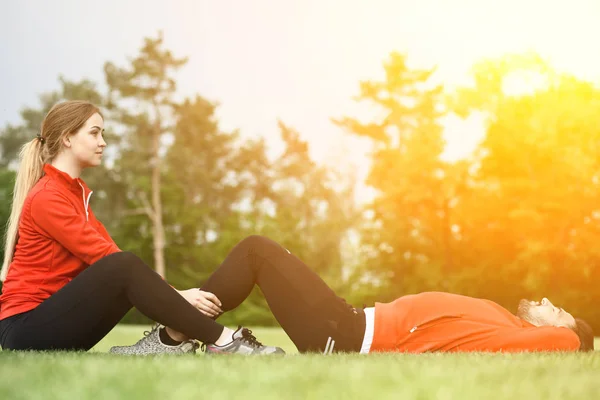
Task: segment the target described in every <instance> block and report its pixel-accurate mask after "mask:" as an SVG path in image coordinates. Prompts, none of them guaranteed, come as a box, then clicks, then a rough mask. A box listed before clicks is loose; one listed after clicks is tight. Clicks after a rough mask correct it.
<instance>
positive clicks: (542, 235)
mask: <svg viewBox="0 0 600 400" xmlns="http://www.w3.org/2000/svg"><path fill="white" fill-rule="evenodd" d="M474 70H475V85H474V87H472V88H465V89H463V90H460V91H459V92H458V94H457V96H456V98H455V109H456V110H457V111H459V112H462V113H464V114H465V115H466V114H468V113H469V112H472V111H479V112H484V113H486V114H487V116H488V118H487V132H486V136H485V137H484V140H483V142H482V143H481V146H480V148H479V151H478V156H477V158H476V160H474V166H476V167H477V168H476V174H475V177H474V178H475V185H476V186H475V187H476V189H477V190H474V191H472V193H471V195H470V198H469V199H468V200H467V201H466V202H465V204H468V207H469V210H470V213H469V215H468V216H467V218H465V219H464V220H463V228H464V229H463V242H464V246H465V255H467V248H468V249H470V252H469V253H470V254H471V257H470V260H469V262H470V264H471V265H473V266H478V267H479V272H478V273H473V274H472V281H471V283H472V286H473V287H476V288H477V291H478V292H479V293H480V294H483V293H485V294H487V295H488V296H492V297H494V298H495V299H499V300H501V302H503V303H506V304H515V303H516V301H517V300H518V299H519V298H521V297H527V296H528V297H534V298H541V297H542V296H548V297H552V298H553V299H554V301H555V302H556V303H560V304H561V305H564V308H565V309H569V310H570V311H571V310H572V311H573V314H576V315H577V314H579V315H582V316H587V317H588V318H590V319H591V320H593V321H596V322H595V324H596V326H600V325H599V322H598V321H600V315H599V314H598V312H597V311H595V310H596V309H597V308H596V307H595V306H594V305H595V303H596V302H597V301H598V299H597V297H596V296H595V293H597V290H596V289H595V287H594V283H593V282H594V281H597V279H598V277H599V276H600V269H599V268H598V267H597V265H598V262H599V260H600V259H599V255H600V252H599V250H598V248H597V246H596V245H595V239H594V238H595V237H596V235H597V234H598V224H597V220H598V219H599V218H600V210H599V209H598V201H599V200H600V198H599V196H600V186H599V185H600V175H599V172H598V171H599V167H600V164H599V162H598V159H599V155H600V154H599V152H600V145H599V143H600V128H598V126H599V125H598V122H599V119H600V118H599V117H598V115H600V90H599V89H598V88H597V87H595V86H594V85H593V84H591V83H589V82H583V81H580V80H577V79H575V78H574V77H572V76H568V75H565V74H559V73H557V72H556V71H554V70H553V69H552V68H551V67H550V66H549V65H548V64H547V63H546V62H545V61H544V60H542V59H541V58H539V57H538V56H536V55H532V54H526V55H512V56H507V57H505V58H503V59H500V60H490V61H487V62H483V63H480V64H479V65H477V66H476V67H475V69H474ZM523 74H525V75H526V76H536V77H537V79H536V81H538V82H543V84H542V85H540V86H539V87H537V88H534V90H531V91H529V92H525V93H520V94H511V93H507V91H506V83H507V82H509V81H510V80H511V79H514V77H515V76H519V75H521V76H522V75H523ZM490 99H491V100H490ZM482 255H483V257H482ZM478 258H479V259H478ZM511 289H512V290H511ZM594 299H595V300H594Z"/></svg>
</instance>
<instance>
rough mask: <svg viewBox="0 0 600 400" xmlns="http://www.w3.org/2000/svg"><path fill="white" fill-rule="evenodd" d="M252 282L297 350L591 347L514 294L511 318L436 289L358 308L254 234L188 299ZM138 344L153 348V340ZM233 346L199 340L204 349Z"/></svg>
mask: <svg viewBox="0 0 600 400" xmlns="http://www.w3.org/2000/svg"><path fill="white" fill-rule="evenodd" d="M254 285H258V286H259V287H260V289H261V291H262V292H263V294H264V296H265V298H266V300H267V303H268V304H269V307H270V308H271V311H272V312H273V315H274V316H275V317H276V318H277V321H278V322H279V324H280V325H281V327H282V328H283V329H284V331H285V332H286V333H287V335H288V336H289V337H290V339H291V340H292V341H293V342H294V344H295V345H296V347H297V348H298V350H299V351H300V352H301V353H304V352H322V353H324V354H331V353H333V352H360V353H373V352H408V353H423V352H433V351H440V352H460V351H489V352H517V351H574V350H593V347H594V344H593V334H592V330H591V328H590V326H589V325H588V324H587V323H585V322H584V321H583V320H580V319H575V318H573V316H571V314H569V313H567V312H566V311H564V310H562V309H559V308H556V307H555V306H554V305H552V303H551V302H550V301H549V300H548V299H545V298H544V299H543V300H542V301H541V302H539V303H538V302H532V301H526V300H522V301H521V303H520V304H519V309H518V313H517V315H516V316H515V315H513V314H512V313H510V312H509V311H508V310H506V309H505V308H503V307H501V306H500V305H498V304H496V303H494V302H492V301H489V300H484V299H476V298H472V297H467V296H461V295H456V294H451V293H440V292H426V293H420V294H414V295H408V296H403V297H400V298H399V299H397V300H395V301H394V302H392V303H376V304H375V307H370V308H365V309H364V310H363V309H360V308H355V307H352V306H350V305H349V304H347V303H346V301H345V300H344V299H342V298H340V297H338V296H337V295H336V294H335V293H334V292H333V291H332V290H331V289H330V288H329V287H328V286H327V285H326V284H325V282H324V281H323V280H322V279H321V278H320V277H319V276H318V275H316V274H315V273H314V272H313V271H312V270H311V269H310V268H308V267H307V266H306V265H305V264H304V263H303V262H302V261H301V260H300V259H299V258H297V257H295V256H294V255H293V254H291V253H290V252H289V251H288V250H287V249H285V248H283V247H282V246H280V245H279V244H277V243H275V242H274V241H272V240H270V239H268V238H265V237H261V236H250V237H248V238H246V239H244V240H243V241H242V242H240V243H239V244H238V245H237V246H236V247H235V248H234V249H233V250H232V251H231V253H229V255H228V256H227V257H226V259H225V261H224V262H223V263H222V264H221V266H220V267H219V268H218V269H217V270H216V271H215V272H214V273H213V275H212V276H211V277H210V278H209V279H208V281H207V282H206V284H205V285H204V286H203V287H202V291H199V293H208V295H207V296H206V297H205V298H204V300H203V301H198V302H196V303H195V304H194V303H193V304H194V305H196V306H197V307H198V308H199V309H200V310H201V311H203V312H204V313H205V314H207V315H210V316H213V317H215V318H216V317H218V315H220V313H222V312H223V311H228V310H232V309H234V308H236V307H237V306H238V305H240V304H241V303H242V302H243V301H244V299H246V297H247V296H248V295H249V294H250V292H251V290H252V288H253V287H254ZM207 305H208V306H207ZM156 337H158V336H156ZM143 340H144V339H142V341H143ZM136 346H137V344H136ZM130 348H131V346H130V347H129V349H130ZM139 348H140V349H141V348H153V349H156V350H155V351H156V352H161V350H160V349H161V345H160V343H152V345H143V346H142V345H140V347H139ZM118 349H119V348H118ZM118 349H117V350H116V352H120V351H118ZM120 349H123V348H120ZM235 350H236V349H229V348H227V347H219V346H216V345H207V346H206V350H205V352H206V353H207V354H216V353H218V354H223V353H229V352H235ZM134 351H135V349H134ZM140 352H141V353H143V351H140ZM138 354H139V353H138Z"/></svg>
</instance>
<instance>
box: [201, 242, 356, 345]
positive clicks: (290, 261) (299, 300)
mask: <svg viewBox="0 0 600 400" xmlns="http://www.w3.org/2000/svg"><path fill="white" fill-rule="evenodd" d="M255 284H257V285H258V286H259V287H260V289H261V291H262V292H263V294H264V296H265V298H266V300H267V303H268V304H269V307H270V308H271V311H272V312H273V315H274V316H275V318H277V321H278V322H279V323H280V325H281V326H282V328H283V329H284V330H285V332H286V333H287V334H288V336H289V337H290V339H292V341H293V342H294V344H295V345H296V347H297V348H298V350H299V351H300V352H306V351H323V350H325V348H326V346H327V343H328V341H329V342H331V340H335V346H334V351H335V350H339V351H359V350H360V345H361V342H362V339H363V335H364V326H365V321H364V313H363V312H362V310H356V309H354V308H352V307H351V306H349V305H348V304H347V303H346V302H345V300H344V299H342V298H340V297H338V296H337V295H336V294H335V293H334V292H333V290H331V288H329V286H327V284H326V283H325V282H324V281H323V280H322V279H321V278H320V277H319V276H318V275H317V274H315V273H314V272H313V271H312V270H311V269H310V268H308V267H307V266H306V264H304V263H303V262H302V261H301V260H300V259H299V258H297V257H296V256H294V255H292V254H291V253H290V252H289V251H288V250H286V249H285V248H283V247H282V246H281V245H279V244H277V243H276V242H274V241H272V240H270V239H268V238H265V237H261V236H250V237H248V238H246V239H244V240H243V241H242V242H240V243H239V244H238V245H237V246H236V247H235V248H234V249H233V250H232V251H231V253H229V255H228V256H227V258H226V259H225V261H224V262H223V263H222V264H221V266H220V267H219V268H218V269H217V270H216V271H215V272H214V273H213V274H212V275H211V277H210V278H209V279H208V281H207V282H206V284H205V285H204V286H203V287H202V290H205V291H208V292H212V293H214V294H215V295H216V296H217V297H218V298H219V299H220V300H221V302H222V304H223V306H222V308H223V310H231V309H234V308H236V307H237V306H238V305H240V304H241V303H242V302H243V301H244V300H245V299H246V297H248V295H249V294H250V292H251V290H252V288H253V287H254V285H255ZM330 338H331V339H330Z"/></svg>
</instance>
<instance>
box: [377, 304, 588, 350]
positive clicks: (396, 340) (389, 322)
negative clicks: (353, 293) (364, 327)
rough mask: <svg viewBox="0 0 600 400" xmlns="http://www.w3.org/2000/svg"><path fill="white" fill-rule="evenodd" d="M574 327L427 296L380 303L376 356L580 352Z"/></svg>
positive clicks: (502, 310)
mask: <svg viewBox="0 0 600 400" xmlns="http://www.w3.org/2000/svg"><path fill="white" fill-rule="evenodd" d="M579 345H580V342H579V337H578V336H577V334H575V332H573V331H572V330H571V329H568V328H562V327H561V328H559V327H553V326H544V327H536V326H534V325H532V324H530V323H528V322H526V321H524V320H522V319H520V318H518V317H516V316H515V315H513V314H512V313H510V312H509V311H508V310H506V309H505V308H503V307H501V306H500V305H498V304H496V303H494V302H493V301H490V300H484V299H476V298H473V297H467V296H461V295H457V294H451V293H441V292H425V293H420V294H415V295H408V296H404V297H401V298H399V299H397V300H395V301H393V302H392V303H385V304H384V303H376V304H375V326H374V335H373V343H372V345H371V352H388V351H399V352H407V353H423V352H433V351H443V352H457V351H490V352H497V351H502V352H519V351H549V350H569V351H574V350H578V349H579Z"/></svg>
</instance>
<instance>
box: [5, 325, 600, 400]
mask: <svg viewBox="0 0 600 400" xmlns="http://www.w3.org/2000/svg"><path fill="white" fill-rule="evenodd" d="M143 330H144V328H143V327H131V326H119V327H117V328H116V329H115V330H113V332H111V333H110V334H109V335H108V336H107V337H106V338H105V339H104V340H103V341H102V342H100V343H99V344H98V345H97V346H96V347H95V348H94V349H93V350H92V351H91V352H89V353H33V352H31V353H29V352H26V353H15V352H0V399H2V400H4V399H7V400H8V399H11V400H12V399H44V400H47V399H59V398H60V399H116V398H127V399H136V398H139V399H145V400H148V399H194V400H200V399H218V398H223V399H237V398H239V399H254V398H257V399H280V398H289V399H337V398H340V399H346V398H357V399H366V400H370V399H388V398H389V399H455V398H456V399H507V398H510V399H596V398H599V396H600V395H599V394H600V352H594V353H591V354H589V353H588V354H574V353H571V354H562V353H554V354H513V355H507V354H422V355H406V354H378V355H360V354H355V355H338V354H336V355H332V356H327V357H325V356H321V355H299V354H296V351H295V349H294V347H293V345H292V344H291V342H290V341H289V340H288V339H287V337H286V336H285V335H284V334H283V332H282V331H281V330H280V329H256V330H255V331H254V332H255V333H256V335H257V337H258V338H259V339H260V340H262V341H264V342H265V343H269V344H276V345H280V346H282V347H283V348H284V349H285V350H287V351H288V352H289V353H290V354H289V355H287V356H285V357H260V358H257V357H241V356H238V357H211V358H208V357H207V358H204V356H203V355H202V354H198V355H195V356H193V355H189V356H176V357H161V356H157V357H123V356H114V355H111V354H106V353H105V351H106V350H107V349H108V348H110V346H112V345H115V344H127V343H133V342H135V341H136V340H137V339H139V338H140V336H141V333H142V331H143ZM596 344H597V345H600V341H598V340H597V341H596Z"/></svg>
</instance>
